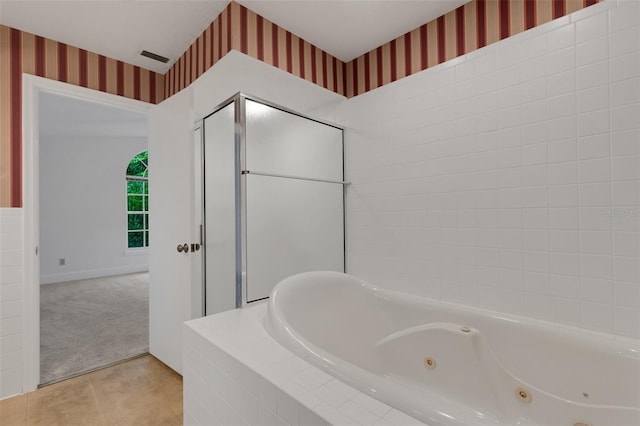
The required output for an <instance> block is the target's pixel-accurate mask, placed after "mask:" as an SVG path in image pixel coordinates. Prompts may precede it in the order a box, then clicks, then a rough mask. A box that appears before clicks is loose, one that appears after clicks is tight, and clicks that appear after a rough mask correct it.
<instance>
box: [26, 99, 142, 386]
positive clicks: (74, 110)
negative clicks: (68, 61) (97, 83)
mask: <svg viewBox="0 0 640 426" xmlns="http://www.w3.org/2000/svg"><path fill="white" fill-rule="evenodd" d="M39 100H40V102H39V111H38V112H39V114H38V115H39V118H40V119H39V126H38V135H39V152H40V156H39V160H40V161H39V165H38V168H39V170H38V172H39V173H38V174H39V187H40V191H39V194H40V197H39V210H40V211H39V218H40V221H39V227H40V255H39V259H40V285H41V286H40V296H41V297H40V384H41V385H42V384H48V383H53V382H56V381H60V380H62V379H66V378H69V377H73V376H76V375H79V374H82V373H86V372H88V371H92V370H95V369H97V368H102V367H104V366H107V365H111V364H113V363H115V362H119V361H122V360H123V359H127V358H131V357H134V356H138V355H141V354H145V353H147V352H148V349H149V330H148V328H149V305H148V302H149V296H148V295H149V290H148V282H149V279H148V259H147V250H148V241H149V230H148V229H149V227H148V223H149V220H148V216H149V215H148V205H149V202H148V199H149V196H148V193H149V192H148V177H149V176H148V166H149V161H148V154H147V117H146V114H145V113H143V112H136V111H130V110H128V109H123V108H116V107H113V106H108V105H101V104H97V103H95V102H88V101H86V100H80V99H74V98H70V97H68V96H60V95H56V94H51V93H43V94H42V95H41V96H40V99H39Z"/></svg>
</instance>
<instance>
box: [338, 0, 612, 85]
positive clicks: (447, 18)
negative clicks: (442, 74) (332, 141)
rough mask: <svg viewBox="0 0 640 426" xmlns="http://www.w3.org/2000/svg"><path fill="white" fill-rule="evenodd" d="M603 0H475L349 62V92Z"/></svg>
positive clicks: (383, 82)
mask: <svg viewBox="0 0 640 426" xmlns="http://www.w3.org/2000/svg"><path fill="white" fill-rule="evenodd" d="M598 1H600V0H472V1H471V2H469V3H466V4H465V5H463V6H460V7H459V8H457V9H455V10H453V11H451V12H449V13H447V14H446V15H444V16H441V17H439V18H437V19H435V20H433V21H431V22H428V23H426V24H424V25H422V26H421V27H419V28H416V29H414V30H413V31H410V32H408V33H406V34H404V35H402V36H400V37H398V38H396V39H395V40H391V41H390V42H388V43H386V44H384V45H382V46H380V47H378V48H376V49H374V50H371V51H370V52H367V53H365V54H364V55H362V56H360V57H358V58H356V59H354V60H352V61H351V62H349V63H347V64H346V78H347V84H346V87H347V93H346V96H347V97H352V96H357V95H360V94H362V93H365V92H368V91H369V90H373V89H375V88H377V87H380V86H383V85H385V84H388V83H391V82H393V81H396V80H398V79H400V78H403V77H407V76H409V75H411V74H414V73H416V72H419V71H422V70H424V69H427V68H429V67H432V66H434V65H438V64H440V63H442V62H445V61H448V60H451V59H453V58H456V57H458V56H461V55H464V54H466V53H469V52H472V51H474V50H476V49H479V48H481V47H484V46H487V45H489V44H491V43H495V42H496V41H499V40H502V39H505V38H507V37H510V36H512V35H515V34H518V33H521V32H522V31H525V30H528V29H530V28H533V27H535V26H537V25H540V24H544V23H545V22H549V21H551V20H553V19H556V18H559V17H561V16H564V15H566V14H568V13H571V12H575V11H577V10H579V9H582V8H584V7H587V6H590V5H592V4H595V3H597V2H598Z"/></svg>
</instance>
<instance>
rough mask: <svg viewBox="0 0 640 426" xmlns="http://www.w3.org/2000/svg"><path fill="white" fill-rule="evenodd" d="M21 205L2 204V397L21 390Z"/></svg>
mask: <svg viewBox="0 0 640 426" xmlns="http://www.w3.org/2000/svg"><path fill="white" fill-rule="evenodd" d="M22 223H23V217H22V209H8V208H0V358H1V359H2V362H0V399H2V398H6V397H8V396H11V395H15V394H18V393H20V392H22V368H23V366H22V360H23V353H22V340H23V332H22V318H23V317H22V306H23V302H24V300H23V295H22V286H23V282H24V274H23V265H24V260H23V255H24V252H23V249H22V239H23V231H22V229H23V228H22Z"/></svg>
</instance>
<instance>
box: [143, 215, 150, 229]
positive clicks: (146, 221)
mask: <svg viewBox="0 0 640 426" xmlns="http://www.w3.org/2000/svg"><path fill="white" fill-rule="evenodd" d="M144 229H149V215H148V214H145V215H144Z"/></svg>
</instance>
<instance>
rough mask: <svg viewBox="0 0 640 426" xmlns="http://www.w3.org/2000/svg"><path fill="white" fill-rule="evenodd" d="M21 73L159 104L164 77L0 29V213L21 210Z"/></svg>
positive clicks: (39, 38)
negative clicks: (9, 209)
mask: <svg viewBox="0 0 640 426" xmlns="http://www.w3.org/2000/svg"><path fill="white" fill-rule="evenodd" d="M22 73H27V74H33V75H37V76H41V77H45V78H50V79H53V80H58V81H63V82H66V83H71V84H75V85H77V86H83V87H88V88H90V89H95V90H100V91H102V92H107V93H112V94H115V95H120V96H125V97H128V98H132V99H138V100H141V101H144V102H150V103H158V102H160V101H162V99H163V97H164V76H163V75H162V74H158V73H155V72H153V71H149V70H147V69H143V68H140V67H137V66H134V65H130V64H127V63H124V62H122V61H118V60H115V59H112V58H107V57H105V56H102V55H98V54H96V53H93V52H88V51H86V50H83V49H79V48H77V47H73V46H69V45H66V44H64V43H59V42H56V41H54V40H50V39H47V38H44V37H39V36H36V35H33V34H29V33H26V32H23V31H19V30H17V29H14V28H9V27H6V26H4V25H0V207H21V206H22V183H21V181H22V166H21V164H22V131H21V126H22V117H21V112H22V93H21V92H22Z"/></svg>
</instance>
